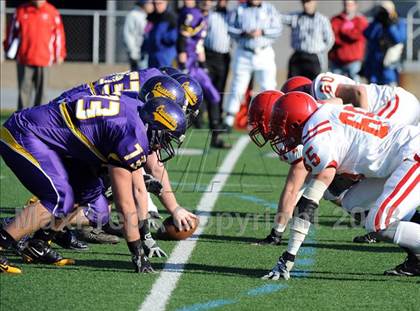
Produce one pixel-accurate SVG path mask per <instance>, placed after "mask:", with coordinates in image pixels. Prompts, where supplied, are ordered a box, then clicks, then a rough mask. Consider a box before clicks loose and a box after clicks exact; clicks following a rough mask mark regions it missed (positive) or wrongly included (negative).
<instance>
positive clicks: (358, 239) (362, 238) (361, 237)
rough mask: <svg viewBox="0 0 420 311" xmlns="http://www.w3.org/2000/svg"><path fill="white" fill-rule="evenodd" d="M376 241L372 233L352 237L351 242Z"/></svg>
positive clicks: (369, 242)
mask: <svg viewBox="0 0 420 311" xmlns="http://www.w3.org/2000/svg"><path fill="white" fill-rule="evenodd" d="M378 242H379V241H378V240H377V239H376V237H375V236H374V234H373V233H367V234H365V235H359V236H356V237H355V238H354V239H353V243H363V244H372V243H378Z"/></svg>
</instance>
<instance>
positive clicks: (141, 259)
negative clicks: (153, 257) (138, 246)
mask: <svg viewBox="0 0 420 311" xmlns="http://www.w3.org/2000/svg"><path fill="white" fill-rule="evenodd" d="M131 261H132V262H133V265H134V271H135V272H136V273H154V272H155V270H153V268H152V265H151V264H150V261H149V259H148V258H147V256H145V255H138V256H136V255H134V256H132V257H131Z"/></svg>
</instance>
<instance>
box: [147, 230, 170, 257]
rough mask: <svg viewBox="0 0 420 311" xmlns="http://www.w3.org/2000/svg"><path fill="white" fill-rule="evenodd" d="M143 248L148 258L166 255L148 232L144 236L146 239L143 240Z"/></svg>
mask: <svg viewBox="0 0 420 311" xmlns="http://www.w3.org/2000/svg"><path fill="white" fill-rule="evenodd" d="M142 246H143V250H144V253H145V254H146V256H147V257H148V258H152V257H159V258H161V257H168V255H166V253H165V252H164V251H163V250H162V249H161V248H160V247H159V245H158V244H157V243H156V241H155V240H154V239H153V238H152V236H151V235H150V234H148V235H147V236H146V239H145V240H144V241H143V244H142Z"/></svg>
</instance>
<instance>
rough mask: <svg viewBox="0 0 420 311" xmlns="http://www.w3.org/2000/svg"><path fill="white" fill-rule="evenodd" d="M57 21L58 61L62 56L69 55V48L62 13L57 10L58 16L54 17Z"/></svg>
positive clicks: (56, 51) (56, 57) (56, 47)
mask: <svg viewBox="0 0 420 311" xmlns="http://www.w3.org/2000/svg"><path fill="white" fill-rule="evenodd" d="M54 21H55V30H54V32H55V34H54V36H55V41H54V47H55V55H54V56H55V61H58V60H59V59H60V58H61V59H63V60H64V59H65V58H66V56H67V49H66V34H65V32H64V26H63V21H62V20H61V16H60V13H58V11H57V12H56V16H55V18H54Z"/></svg>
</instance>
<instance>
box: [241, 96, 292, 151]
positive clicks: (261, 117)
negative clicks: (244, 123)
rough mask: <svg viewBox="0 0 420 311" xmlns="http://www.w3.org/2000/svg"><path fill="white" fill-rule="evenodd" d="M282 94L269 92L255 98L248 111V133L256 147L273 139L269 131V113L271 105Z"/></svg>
mask: <svg viewBox="0 0 420 311" xmlns="http://www.w3.org/2000/svg"><path fill="white" fill-rule="evenodd" d="M283 95H284V93H282V92H280V91H277V90H271V91H264V92H261V93H259V94H258V95H257V96H255V97H254V98H253V99H252V101H251V104H250V105H249V110H248V131H249V136H250V137H251V139H252V141H253V142H254V143H255V144H256V145H257V146H258V147H262V146H264V145H265V144H266V143H267V141H268V140H270V139H272V138H274V136H272V135H271V131H270V120H271V111H272V109H273V105H274V103H275V102H276V100H278V99H279V98H280V97H281V96H283Z"/></svg>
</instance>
